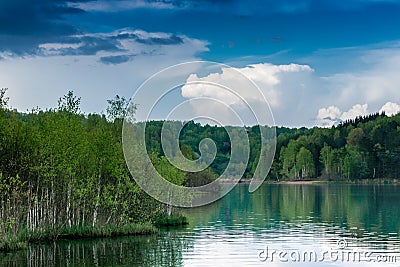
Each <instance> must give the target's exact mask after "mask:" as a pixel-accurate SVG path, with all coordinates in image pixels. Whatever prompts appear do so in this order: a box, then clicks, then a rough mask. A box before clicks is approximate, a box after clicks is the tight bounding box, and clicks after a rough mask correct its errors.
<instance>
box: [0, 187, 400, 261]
mask: <svg viewBox="0 0 400 267" xmlns="http://www.w3.org/2000/svg"><path fill="white" fill-rule="evenodd" d="M184 213H185V214H186V215H187V217H188V218H189V221H190V224H189V226H187V227H180V228H173V229H162V230H161V231H160V232H159V233H158V234H157V235H154V236H141V237H123V238H108V239H86V240H76V241H58V242H56V243H51V244H45V245H31V246H30V247H29V249H28V250H26V251H19V252H16V253H10V254H0V263H1V265H2V266H353V265H355V266H400V188H399V187H398V186H394V185H283V184H282V185H273V184H272V185H271V184H264V185H262V186H261V187H260V189H258V190H257V191H256V192H254V193H252V194H250V193H249V192H248V185H239V186H237V187H235V188H234V189H233V190H232V191H231V192H230V193H229V194H228V195H227V196H225V197H224V198H223V199H221V200H220V201H218V202H215V203H213V204H211V205H208V206H205V207H200V208H196V209H188V210H185V211H184Z"/></svg>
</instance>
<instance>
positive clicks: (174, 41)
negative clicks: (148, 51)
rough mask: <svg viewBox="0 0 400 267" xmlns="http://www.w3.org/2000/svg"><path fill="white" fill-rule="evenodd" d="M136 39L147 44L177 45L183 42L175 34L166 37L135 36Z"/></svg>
mask: <svg viewBox="0 0 400 267" xmlns="http://www.w3.org/2000/svg"><path fill="white" fill-rule="evenodd" d="M136 41H137V42H138V43H142V44H147V45H179V44H183V40H182V38H181V37H179V36H176V35H171V36H170V37H167V38H160V37H150V38H137V39H136Z"/></svg>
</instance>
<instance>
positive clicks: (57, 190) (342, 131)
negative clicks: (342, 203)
mask: <svg viewBox="0 0 400 267" xmlns="http://www.w3.org/2000/svg"><path fill="white" fill-rule="evenodd" d="M5 94H6V89H1V90H0V140H1V141H0V218H1V221H0V233H6V234H7V235H8V236H17V235H18V233H20V232H21V229H25V230H31V231H33V230H37V229H39V230H43V229H56V228H57V227H74V226H87V225H88V226H92V227H95V226H96V225H107V224H115V225H121V224H122V225H123V224H129V223H144V222H154V220H155V218H157V217H159V216H160V214H165V213H171V209H170V207H166V206H165V205H164V204H161V203H159V202H157V201H155V200H154V199H152V198H151V197H150V196H148V195H147V194H146V193H145V192H143V191H142V190H141V189H140V187H139V186H138V185H137V184H136V183H135V180H134V179H133V178H132V176H131V174H130V172H129V170H128V168H127V166H126V163H125V159H124V154H123V149H122V141H121V138H122V137H121V135H122V125H123V117H124V114H125V108H126V106H127V103H128V101H127V100H126V99H125V98H123V97H119V96H116V97H115V98H114V99H111V100H108V101H107V102H108V107H107V114H83V113H82V112H81V111H80V98H79V97H77V96H75V95H74V94H73V92H68V93H67V94H66V95H65V96H63V97H61V98H60V99H59V101H58V105H57V107H56V108H53V109H47V110H41V109H39V108H35V109H32V110H31V111H30V112H26V113H20V112H17V111H16V110H12V109H11V108H10V107H8V99H7V97H6V96H5ZM176 124H177V125H178V126H179V125H180V127H183V128H182V130H181V131H180V139H179V144H180V149H181V151H182V153H183V154H184V155H185V156H186V157H187V158H188V159H192V160H195V159H197V158H199V156H200V152H199V144H200V141H201V140H203V139H204V138H210V139H212V140H214V141H215V144H216V147H217V154H216V158H215V159H214V161H213V163H212V164H211V166H210V167H209V168H207V169H206V170H204V171H202V172H198V173H191V172H183V171H181V170H178V169H176V168H175V167H173V166H172V165H171V164H170V163H169V161H168V160H167V158H166V157H165V154H164V152H163V150H162V146H161V142H160V140H161V137H160V135H161V129H162V125H163V122H162V121H151V122H148V123H147V125H146V146H147V150H148V152H149V155H150V157H151V159H152V162H153V164H154V166H155V167H156V169H157V170H158V171H159V172H160V173H161V174H162V175H163V177H165V178H167V179H168V180H170V181H171V182H173V183H176V184H178V185H184V186H198V185H203V184H206V183H209V182H210V181H212V180H214V179H215V178H216V177H218V175H220V174H221V173H222V172H223V171H224V169H225V167H226V166H227V164H228V162H229V159H230V155H231V153H232V152H231V142H240V140H238V139H235V136H233V138H231V139H230V138H229V136H228V133H227V130H226V129H225V128H224V127H217V126H210V125H201V124H199V123H195V122H192V121H190V122H186V123H182V122H176ZM262 127H266V126H262ZM246 131H247V134H248V137H249V143H250V156H249V161H248V163H247V167H246V171H245V173H244V175H243V177H244V178H251V177H252V176H253V173H254V170H255V168H256V166H257V162H258V159H259V157H260V143H261V139H260V127H259V126H252V127H246ZM233 132H234V131H233ZM276 133H277V145H276V154H275V159H274V162H273V165H272V168H271V171H270V173H269V175H268V179H270V180H272V181H278V180H299V179H310V178H319V179H326V180H357V179H377V178H399V176H400V164H399V162H400V115H396V116H393V117H388V116H386V115H385V114H373V115H369V116H367V117H359V118H356V119H355V120H351V121H346V122H343V123H341V124H339V125H337V126H334V127H332V128H318V127H315V128H311V129H307V128H301V129H290V128H284V127H277V128H276ZM238 164H239V163H238Z"/></svg>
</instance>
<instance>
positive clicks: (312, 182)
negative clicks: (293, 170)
mask: <svg viewBox="0 0 400 267" xmlns="http://www.w3.org/2000/svg"><path fill="white" fill-rule="evenodd" d="M236 182H237V180H236V179H234V180H231V179H221V180H220V183H236ZM250 182H251V179H241V180H239V182H237V183H239V184H250ZM263 183H264V184H288V185H318V184H361V185H362V184H364V185H373V184H376V185H398V184H400V179H396V178H390V179H389V178H376V179H363V180H281V181H272V180H265V181H264V182H263Z"/></svg>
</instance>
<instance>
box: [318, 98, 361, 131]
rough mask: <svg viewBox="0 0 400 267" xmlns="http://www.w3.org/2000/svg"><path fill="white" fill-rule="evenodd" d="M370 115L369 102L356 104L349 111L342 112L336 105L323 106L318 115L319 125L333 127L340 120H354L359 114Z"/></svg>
mask: <svg viewBox="0 0 400 267" xmlns="http://www.w3.org/2000/svg"><path fill="white" fill-rule="evenodd" d="M366 115H369V111H368V104H364V105H361V104H356V105H354V106H352V107H351V108H350V109H349V110H348V111H345V112H342V111H341V110H340V108H338V107H336V106H330V107H327V108H321V109H319V111H318V115H317V125H318V126H321V127H332V126H333V125H335V124H338V123H339V122H342V121H346V120H353V119H355V118H357V117H359V116H366Z"/></svg>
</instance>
